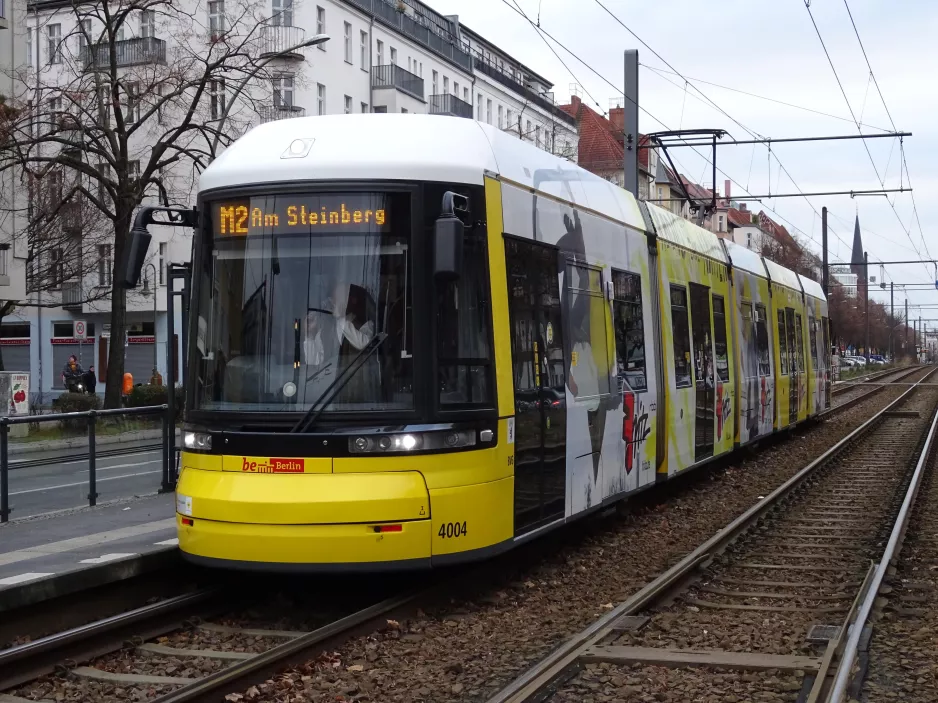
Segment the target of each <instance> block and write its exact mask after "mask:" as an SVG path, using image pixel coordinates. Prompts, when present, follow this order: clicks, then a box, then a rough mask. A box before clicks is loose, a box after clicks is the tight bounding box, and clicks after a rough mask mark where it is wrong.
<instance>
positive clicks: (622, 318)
mask: <svg viewBox="0 0 938 703" xmlns="http://www.w3.org/2000/svg"><path fill="white" fill-rule="evenodd" d="M612 283H613V302H612V315H613V328H614V330H615V337H616V357H617V361H618V376H619V379H620V380H623V381H624V382H625V383H626V385H627V386H628V387H629V388H630V389H631V390H633V391H644V390H646V389H647V388H648V381H647V377H646V375H645V322H644V315H643V313H642V279H641V277H640V276H639V275H638V274H637V273H626V272H625V271H613V272H612Z"/></svg>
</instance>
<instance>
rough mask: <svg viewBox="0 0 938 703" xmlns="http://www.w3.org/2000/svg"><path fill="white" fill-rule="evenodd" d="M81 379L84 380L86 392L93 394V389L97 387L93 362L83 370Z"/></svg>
mask: <svg viewBox="0 0 938 703" xmlns="http://www.w3.org/2000/svg"><path fill="white" fill-rule="evenodd" d="M83 380H84V382H85V390H86V391H87V392H88V394H89V395H94V394H95V389H96V388H97V387H98V377H97V375H96V374H95V372H94V365H93V364H92V365H91V366H89V367H88V370H87V371H85V375H84V377H83Z"/></svg>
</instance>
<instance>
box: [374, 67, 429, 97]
mask: <svg viewBox="0 0 938 703" xmlns="http://www.w3.org/2000/svg"><path fill="white" fill-rule="evenodd" d="M371 87H372V88H375V89H380V88H397V89H398V90H399V91H401V92H402V93H407V94H408V95H410V96H411V97H414V98H417V100H420V101H423V99H424V97H423V78H421V77H420V76H417V75H414V74H413V73H411V72H410V71H407V70H405V69H403V68H401V67H400V66H396V65H395V64H387V65H385V66H374V67H372V69H371Z"/></svg>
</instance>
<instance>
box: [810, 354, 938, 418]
mask: <svg viewBox="0 0 938 703" xmlns="http://www.w3.org/2000/svg"><path fill="white" fill-rule="evenodd" d="M923 368H924V367H922V366H916V367H915V368H912V369H910V370H909V371H908V372H906V373H904V374H902V375H901V376H899V377H898V378H894V379H892V380H891V381H884V382H883V383H878V384H875V388H872V389H870V390H869V391H868V392H866V393H864V394H863V395H858V396H857V397H856V398H851V399H850V400H848V401H846V402H844V403H841V404H840V405H837V406H835V407H831V408H828V409H827V410H824V411H823V412H821V413H819V414H818V415H816V416H815V418H816V419H818V420H823V419H824V418H826V417H831V416H832V415H836V414H837V413H841V412H843V411H844V410H849V409H850V408H852V407H853V406H854V405H858V404H859V403H862V402H863V401H864V400H866V399H868V398H871V397H872V396H874V395H876V394H877V393H879V392H880V391H881V390H883V389H884V388H886V387H888V386H889V385H891V384H893V383H896V382H897V381H901V380H903V379H905V378H908V377H909V376H911V375H912V374H914V373H915V372H917V371H921V370H922V369H923ZM931 373H933V372H931ZM929 375H930V373H929ZM927 377H928V376H926V378H927ZM923 382H924V379H922V381H917V382H914V383H913V384H912V385H913V387H914V386H917V385H919V384H921V383H923ZM831 397H832V398H833V394H832V395H831Z"/></svg>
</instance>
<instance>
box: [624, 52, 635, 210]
mask: <svg viewBox="0 0 938 703" xmlns="http://www.w3.org/2000/svg"><path fill="white" fill-rule="evenodd" d="M624 87H625V90H624V95H625V103H624V104H623V106H622V109H623V113H624V118H625V119H624V126H625V129H624V132H625V134H623V136H622V140H623V141H622V143H623V145H624V146H625V154H624V156H623V163H622V168H623V169H625V178H624V181H623V182H624V185H625V189H626V190H627V191H629V192H630V193H631V194H632V195H634V196H635V197H636V198H638V51H636V50H635V49H628V50H626V52H625V86H624Z"/></svg>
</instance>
